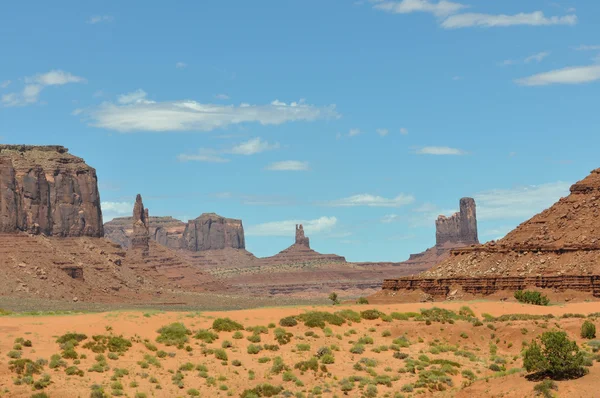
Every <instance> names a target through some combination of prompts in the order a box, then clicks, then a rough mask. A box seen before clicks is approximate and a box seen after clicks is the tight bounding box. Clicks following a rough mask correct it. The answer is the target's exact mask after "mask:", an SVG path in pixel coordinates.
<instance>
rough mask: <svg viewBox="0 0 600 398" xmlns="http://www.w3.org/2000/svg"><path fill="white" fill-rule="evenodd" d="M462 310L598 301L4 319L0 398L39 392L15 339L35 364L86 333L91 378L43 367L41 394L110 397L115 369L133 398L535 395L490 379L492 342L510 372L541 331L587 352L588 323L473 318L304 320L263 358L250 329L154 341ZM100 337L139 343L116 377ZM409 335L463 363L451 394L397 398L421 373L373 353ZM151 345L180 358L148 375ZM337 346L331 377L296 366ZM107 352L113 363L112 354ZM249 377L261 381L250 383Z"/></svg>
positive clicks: (419, 346) (584, 384)
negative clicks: (280, 369)
mask: <svg viewBox="0 0 600 398" xmlns="http://www.w3.org/2000/svg"><path fill="white" fill-rule="evenodd" d="M463 305H468V306H469V307H470V308H471V309H472V310H473V311H474V313H475V315H476V316H477V317H480V318H481V314H483V313H489V314H491V315H493V316H499V315H503V314H538V315H542V314H553V315H555V316H561V315H563V314H566V313H581V314H589V313H593V312H597V311H599V310H600V308H599V306H598V304H597V303H573V304H566V305H555V306H549V307H538V306H531V305H523V304H519V303H511V302H483V301H481V302H477V301H473V302H452V303H412V304H389V305H386V304H381V305H342V306H336V307H332V306H327V307H316V306H313V307H280V308H259V309H251V310H240V311H228V312H201V313H200V312H160V311H147V312H143V311H123V312H107V313H93V314H78V315H67V316H19V315H11V316H0V397H3V398H4V397H31V396H32V395H33V394H34V393H36V391H33V390H32V387H31V386H28V385H15V383H14V379H15V378H17V375H16V374H15V373H14V372H13V371H11V370H9V361H10V360H11V359H10V358H8V353H9V352H10V351H11V350H13V346H14V344H15V339H17V338H20V337H22V338H24V339H26V340H31V342H32V346H31V347H22V350H21V351H22V358H29V359H31V360H34V361H35V360H36V359H38V358H45V359H50V357H51V356H52V355H53V354H60V353H61V349H60V347H59V344H58V343H57V342H56V339H57V338H58V337H59V336H61V335H63V334H65V333H67V332H76V333H83V334H85V335H87V336H88V339H87V340H84V341H83V342H82V343H81V344H80V345H79V346H78V347H76V351H77V353H78V354H79V355H81V354H85V355H86V356H87V358H86V359H80V363H79V364H78V365H77V366H78V368H79V369H81V370H83V371H84V375H83V376H67V375H66V374H65V368H64V367H59V368H57V369H49V368H48V366H46V367H45V368H44V370H43V372H42V373H48V374H49V375H50V376H51V381H52V383H51V384H50V385H49V386H48V387H47V388H45V390H44V391H45V392H46V393H47V394H48V396H49V397H51V398H57V397H89V396H90V393H91V386H92V385H93V384H99V385H102V386H104V390H105V391H106V393H107V396H110V394H111V391H112V390H113V389H112V388H111V384H112V383H113V382H114V381H113V380H111V376H113V374H114V368H124V369H127V370H128V372H129V374H128V375H126V376H124V377H123V378H121V379H120V382H121V384H122V386H123V391H124V394H125V395H126V396H128V397H135V396H136V393H140V395H139V396H143V395H141V393H145V394H146V396H148V397H151V396H153V397H178V396H181V397H187V396H190V395H189V394H188V392H189V391H188V390H190V389H196V390H197V391H198V392H199V393H200V395H199V396H202V397H226V396H233V397H239V396H240V394H241V393H242V391H243V390H244V389H251V388H254V387H256V386H257V385H259V384H261V383H269V384H272V385H274V386H282V387H284V389H285V390H286V391H290V392H292V393H293V394H297V393H302V394H304V395H297V396H305V397H310V396H323V397H334V396H337V397H341V396H343V395H344V392H343V391H342V390H341V386H340V383H341V381H342V379H344V378H348V377H350V376H361V377H366V378H374V377H375V375H380V376H381V375H387V376H389V377H390V378H391V387H389V386H386V385H384V384H378V385H377V396H378V397H383V396H389V397H394V394H404V395H403V396H405V397H409V396H413V395H415V393H417V392H419V391H420V393H419V394H417V395H416V396H425V397H429V396H436V397H437V396H439V397H455V396H456V397H530V396H531V397H533V396H534V394H533V386H534V385H535V382H530V381H528V380H527V379H525V378H524V377H523V373H517V374H512V375H509V376H504V377H493V376H497V374H495V373H494V372H493V371H491V370H489V369H488V366H489V365H490V364H491V363H492V361H491V360H490V343H495V344H496V345H497V350H498V353H497V355H498V356H501V357H502V358H504V359H505V360H506V364H505V366H506V368H507V369H512V368H521V367H522V360H521V358H520V357H519V355H520V351H521V347H522V342H523V341H526V342H529V341H530V340H531V339H532V338H534V337H535V336H537V335H538V334H541V333H542V332H544V331H546V330H551V329H552V328H556V327H557V326H559V327H560V328H561V329H562V330H564V331H566V332H567V333H568V335H569V337H570V338H572V339H575V340H576V341H577V342H578V344H579V345H580V346H581V345H582V343H584V342H583V340H582V339H581V338H580V337H579V330H580V327H581V324H582V322H583V319H580V318H565V319H551V320H550V321H549V322H544V321H512V322H493V323H492V324H493V325H494V328H495V329H496V330H491V329H490V328H488V327H487V323H486V324H484V325H483V326H479V327H475V326H474V325H473V324H472V323H470V322H467V321H456V322H455V323H454V324H449V323H445V324H441V323H437V322H433V323H432V324H431V325H426V324H425V323H424V322H417V321H401V320H393V321H391V322H384V321H382V320H381V319H377V320H362V321H361V322H360V323H353V324H351V325H349V324H348V323H346V324H344V325H341V326H333V325H327V327H328V328H330V329H331V332H332V333H331V335H330V336H329V337H327V336H326V334H327V333H325V332H324V330H322V329H319V328H314V329H310V328H308V327H306V326H304V325H303V324H302V323H299V324H298V325H297V326H293V327H287V328H285V329H286V330H287V331H289V332H291V333H292V334H293V335H294V336H293V337H292V339H291V342H290V343H289V344H285V345H281V346H280V348H279V350H278V351H268V350H263V351H261V352H260V353H258V354H256V355H251V354H248V353H247V348H248V346H249V345H250V344H252V343H251V342H250V341H248V340H247V339H246V337H248V336H251V335H252V333H251V332H248V331H242V333H243V336H244V337H243V338H242V339H234V338H233V332H219V333H218V339H217V340H215V341H214V342H213V343H210V344H204V343H203V342H202V341H201V340H197V339H195V338H193V336H190V338H189V342H188V343H187V344H189V345H190V347H191V352H187V351H186V350H184V349H177V348H176V347H173V346H170V347H167V346H165V345H164V344H161V343H157V342H156V338H157V336H158V333H157V330H158V329H159V328H160V327H162V326H165V325H168V324H170V323H172V322H181V323H183V324H184V325H185V326H186V327H187V328H188V329H190V330H192V331H193V332H196V331H197V330H198V329H210V328H211V326H212V323H213V321H214V320H215V319H216V318H219V317H229V318H231V319H233V320H235V321H237V322H239V323H241V324H242V325H243V326H244V327H249V326H259V325H260V326H267V325H268V324H269V323H275V324H277V327H279V320H280V319H281V318H283V317H286V316H290V315H298V314H301V313H304V312H306V311H314V310H322V311H329V312H333V311H338V310H340V309H353V310H355V311H364V310H366V309H373V308H374V309H377V310H379V311H382V312H384V313H386V314H390V313H391V312H409V311H415V312H419V310H420V309H422V308H431V307H433V306H437V307H440V308H446V309H451V310H454V311H458V310H459V308H460V307H461V306H463ZM544 326H545V327H544ZM597 326H600V325H597ZM350 330H354V331H355V332H356V334H350V333H349V331H350ZM307 331H314V332H315V334H316V336H306V335H305V332H307ZM384 331H389V332H390V333H389V336H388V335H387V333H386V334H384V333H383V332H384ZM100 334H102V335H111V334H112V335H115V336H118V335H123V337H126V338H128V339H130V338H133V346H132V347H131V348H130V349H129V350H128V351H127V352H126V353H125V354H124V355H122V356H121V357H119V358H118V359H116V360H112V359H107V362H108V365H109V366H110V370H108V371H106V372H104V373H97V372H89V371H88V370H89V369H90V368H91V367H92V365H94V363H95V362H96V361H95V359H94V358H95V356H96V355H97V354H95V353H93V352H92V351H90V350H89V349H85V348H83V347H82V346H83V344H84V343H85V342H87V341H89V340H91V336H93V335H100ZM273 334H274V333H273V329H272V328H271V329H268V333H267V334H261V335H260V336H261V342H259V343H255V344H260V345H263V344H270V345H275V344H277V342H276V341H275V339H274V336H273ZM403 335H404V336H406V337H407V338H408V340H409V341H410V342H411V345H410V346H409V347H403V348H401V350H400V352H403V353H406V354H408V358H409V359H414V360H416V359H418V358H419V356H420V355H423V354H425V355H427V356H428V358H429V359H430V360H434V359H448V360H451V361H455V362H458V363H459V364H460V368H458V374H456V375H451V379H452V386H447V385H446V387H447V389H446V390H445V391H431V390H430V389H427V388H425V389H422V388H421V389H417V388H415V389H414V391H413V392H400V391H401V389H402V387H403V386H404V385H407V384H411V383H414V382H415V381H416V380H417V379H418V374H419V372H420V371H417V372H416V373H417V374H413V373H410V372H408V373H406V372H403V371H402V370H403V369H405V367H406V360H404V359H396V358H394V357H393V353H394V351H393V350H381V351H380V352H375V351H372V350H373V348H375V347H381V346H388V347H389V346H390V345H392V341H393V340H394V339H395V338H397V337H400V336H403ZM492 335H493V337H492ZM363 336H370V337H372V339H373V340H374V344H366V345H365V348H366V349H365V351H364V353H362V354H353V353H351V352H350V348H351V347H352V346H353V345H354V343H355V342H356V341H357V340H358V339H359V338H360V337H363ZM145 339H147V340H148V341H150V342H151V343H152V344H154V345H155V346H156V347H157V348H158V350H164V351H166V352H168V353H175V355H174V356H173V357H170V356H167V357H165V358H162V359H158V361H157V363H158V364H159V365H160V367H157V366H155V365H152V364H150V365H149V367H148V368H143V367H142V366H144V365H140V363H142V362H143V361H144V360H145V359H144V357H145V355H147V354H150V355H153V356H154V355H155V354H156V352H154V351H150V350H149V349H148V348H147V347H146V346H145V344H144V342H143V341H144V340H145ZM225 340H227V341H230V342H231V343H232V347H229V348H226V350H225V351H226V352H227V356H228V361H227V363H224V362H222V361H221V360H219V359H216V358H215V355H214V354H210V353H206V349H207V348H213V349H217V348H221V345H222V343H223V342H224V341H225ZM440 343H445V344H450V345H455V346H458V347H459V350H462V351H468V352H471V353H472V354H473V355H474V358H475V359H474V360H470V359H468V358H466V357H463V356H457V355H456V354H455V353H453V352H451V351H449V352H445V353H444V352H442V353H438V354H436V353H431V352H430V348H431V345H432V344H433V345H435V344H440ZM298 344H308V345H309V346H310V348H308V351H301V350H300V349H299V348H298V347H297V345H298ZM331 345H336V346H337V347H339V351H337V350H334V351H333V356H334V358H335V363H333V364H327V365H326V367H327V372H321V371H319V372H317V373H315V372H313V371H306V372H301V371H300V370H298V369H294V365H295V364H296V363H298V362H300V361H306V360H308V359H310V358H311V357H312V356H313V355H315V354H316V352H317V350H318V349H319V348H320V347H324V346H328V347H329V346H331ZM203 346H204V347H203ZM203 351H205V352H203ZM377 351H379V350H377ZM104 355H105V356H107V353H105V354H104ZM277 356H280V357H281V358H282V359H283V362H284V363H285V364H286V365H287V366H289V367H290V368H291V372H292V373H293V375H294V378H295V379H297V380H300V381H301V382H297V383H295V382H294V381H289V380H288V381H284V380H283V377H282V374H273V373H272V372H271V367H272V366H273V358H274V357H277ZM260 358H270V360H269V361H268V362H264V363H261V362H263V361H266V360H260V361H259V359H260ZM362 358H368V359H375V360H376V362H377V363H376V365H375V366H374V367H372V368H370V369H371V370H370V373H371V375H369V373H368V372H367V371H366V370H357V369H355V364H356V363H357V362H359V361H360V360H361V359H362ZM233 360H239V361H240V362H241V366H233ZM65 361H66V362H67V366H72V365H73V364H74V360H73V359H66V360H65ZM187 362H191V363H192V364H194V365H200V364H203V365H205V366H206V368H207V373H208V378H206V376H207V375H204V376H205V377H202V375H200V374H199V373H200V372H199V371H198V370H191V371H184V372H182V373H183V375H184V378H183V388H180V387H179V386H177V385H175V384H174V383H173V381H172V377H173V375H174V374H175V373H176V372H177V370H178V369H179V368H180V366H181V365H183V364H185V363H187ZM319 365H320V364H319ZM432 367H435V365H427V366H425V368H424V369H431V368H432ZM599 367H600V365H599V364H598V363H594V365H593V367H591V368H590V374H589V375H587V376H584V377H583V378H580V379H577V380H570V381H559V382H558V385H559V390H558V396H560V397H593V396H599V395H600V393H598V391H600V377H598V376H600V370H599ZM365 369H369V368H365ZM463 370H471V371H472V372H473V373H474V375H475V376H476V377H477V380H476V381H474V382H473V383H472V384H471V385H470V386H463V384H469V383H468V377H466V376H464V375H462V374H461V371H463ZM251 373H253V374H254V376H251ZM38 378H40V375H35V376H34V379H35V380H37V379H38ZM153 378H154V379H155V380H154V379H153ZM212 378H214V379H212ZM151 381H155V382H151ZM359 384H360V383H359V382H356V383H354V387H353V389H352V390H350V391H349V392H348V393H347V396H356V397H358V396H361V392H363V391H366V390H367V387H366V386H363V387H362V388H361V387H360V386H359ZM157 385H160V389H157ZM315 389H316V390H315ZM319 391H321V394H320V395H319V394H318V392H319ZM311 394H313V395H311ZM386 394H388V395H386ZM281 396H283V395H281ZM398 396H401V395H398Z"/></svg>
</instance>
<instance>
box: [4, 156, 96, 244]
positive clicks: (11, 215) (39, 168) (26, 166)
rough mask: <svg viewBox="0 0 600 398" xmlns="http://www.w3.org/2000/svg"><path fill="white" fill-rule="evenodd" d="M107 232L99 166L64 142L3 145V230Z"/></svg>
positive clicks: (60, 233)
mask: <svg viewBox="0 0 600 398" xmlns="http://www.w3.org/2000/svg"><path fill="white" fill-rule="evenodd" d="M22 231H24V232H28V233H31V234H36V235H37V234H43V235H47V236H62V237H76V236H91V237H101V236H103V234H104V229H103V225H102V212H101V209H100V194H99V192H98V178H97V177H96V170H95V169H93V168H92V167H90V166H88V165H87V164H85V162H84V161H83V159H81V158H78V157H76V156H73V155H71V154H70V153H69V152H68V149H67V148H65V147H62V146H57V145H54V146H33V145H0V232H3V233H16V232H22Z"/></svg>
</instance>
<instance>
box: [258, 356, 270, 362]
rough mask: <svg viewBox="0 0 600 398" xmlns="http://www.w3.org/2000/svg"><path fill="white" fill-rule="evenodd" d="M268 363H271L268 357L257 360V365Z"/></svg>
mask: <svg viewBox="0 0 600 398" xmlns="http://www.w3.org/2000/svg"><path fill="white" fill-rule="evenodd" d="M270 361H271V358H269V357H262V358H258V363H267V362H270Z"/></svg>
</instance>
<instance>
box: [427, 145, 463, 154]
mask: <svg viewBox="0 0 600 398" xmlns="http://www.w3.org/2000/svg"><path fill="white" fill-rule="evenodd" d="M415 153H416V154H418V155H466V154H467V152H465V151H463V150H462V149H457V148H450V147H447V146H426V147H423V148H420V149H417V150H416V151H415Z"/></svg>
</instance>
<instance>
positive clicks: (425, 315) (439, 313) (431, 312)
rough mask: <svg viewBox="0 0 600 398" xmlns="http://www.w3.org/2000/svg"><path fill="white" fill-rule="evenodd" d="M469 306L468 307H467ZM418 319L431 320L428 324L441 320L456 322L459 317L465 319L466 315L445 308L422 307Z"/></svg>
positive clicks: (443, 321) (441, 321) (442, 321)
mask: <svg viewBox="0 0 600 398" xmlns="http://www.w3.org/2000/svg"><path fill="white" fill-rule="evenodd" d="M467 308H468V307H467ZM416 319H417V320H421V321H425V323H427V321H429V322H430V323H428V325H430V324H431V322H440V323H446V322H448V323H454V321H455V320H457V319H465V317H464V316H461V315H459V314H457V313H456V312H454V311H450V310H447V309H444V308H438V307H433V308H430V309H421V314H420V315H419V316H417V317H416Z"/></svg>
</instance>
